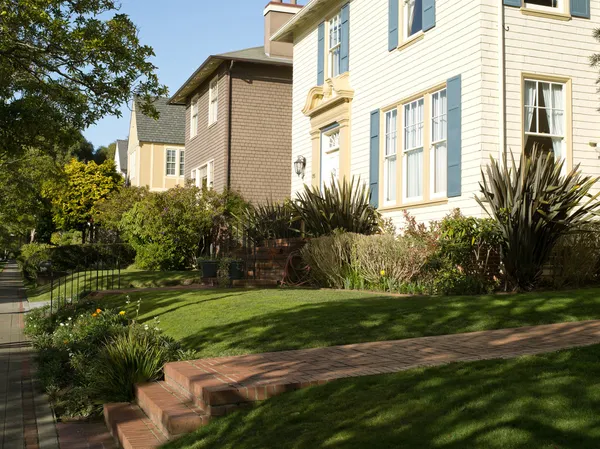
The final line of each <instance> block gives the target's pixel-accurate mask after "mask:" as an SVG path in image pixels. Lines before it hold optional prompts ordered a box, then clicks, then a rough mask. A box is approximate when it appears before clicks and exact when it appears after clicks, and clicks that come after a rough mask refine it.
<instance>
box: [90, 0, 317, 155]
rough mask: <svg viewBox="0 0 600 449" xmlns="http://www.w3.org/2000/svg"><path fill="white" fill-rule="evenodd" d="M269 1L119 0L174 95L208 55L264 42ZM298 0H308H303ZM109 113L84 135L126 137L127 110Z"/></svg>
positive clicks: (99, 139) (98, 139) (101, 139)
mask: <svg viewBox="0 0 600 449" xmlns="http://www.w3.org/2000/svg"><path fill="white" fill-rule="evenodd" d="M268 2H269V0H121V4H122V9H121V11H122V12H124V13H125V14H128V15H129V16H130V17H131V19H132V20H133V22H134V23H135V24H136V25H137V26H138V28H139V29H140V39H141V41H142V42H143V43H144V44H146V45H150V46H152V47H153V48H154V52H155V53H156V58H155V59H154V60H153V63H154V65H156V66H157V67H158V75H159V79H160V81H161V82H162V83H163V84H166V85H167V86H168V87H169V93H170V94H173V93H175V91H176V90H177V89H178V88H179V87H180V86H181V84H183V82H184V81H185V80H187V79H188V78H189V76H190V75H191V74H192V73H193V72H194V71H195V70H196V69H197V68H198V67H199V66H200V64H202V62H203V61H204V60H205V59H206V58H207V57H208V56H210V55H212V54H217V53H224V52H228V51H233V50H240V49H242V48H248V47H256V46H259V45H262V44H263V27H264V22H263V20H264V19H263V15H262V14H263V10H264V7H265V6H266V5H267V3H268ZM299 4H306V1H300V2H299ZM122 112H123V116H122V117H121V118H117V117H106V118H104V119H103V120H101V121H100V122H98V124H97V125H95V126H92V127H90V128H88V129H87V130H86V131H85V132H84V134H85V137H86V138H87V139H88V140H89V141H91V142H92V143H93V144H94V146H95V147H98V146H101V145H108V144H109V143H111V142H114V141H115V140H116V139H125V138H126V137H127V134H128V130H129V113H130V112H129V109H128V107H127V106H126V105H123V108H122Z"/></svg>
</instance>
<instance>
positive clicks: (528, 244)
mask: <svg viewBox="0 0 600 449" xmlns="http://www.w3.org/2000/svg"><path fill="white" fill-rule="evenodd" d="M562 170H563V162H562V161H555V160H554V157H553V155H552V154H551V153H547V154H545V153H543V152H542V151H540V149H539V148H534V149H533V151H532V154H531V155H528V154H527V152H525V151H524V152H523V154H522V155H521V160H520V164H519V165H518V166H517V163H516V162H515V160H514V157H513V158H512V164H509V163H505V164H501V163H500V162H499V161H496V160H494V159H492V160H491V163H490V165H489V166H488V168H487V173H483V170H482V179H483V181H482V183H481V185H480V187H481V194H482V197H481V198H479V197H478V198H477V201H478V202H479V204H480V205H481V207H482V208H483V209H484V210H486V211H487V213H488V214H489V215H490V216H491V217H492V218H493V219H494V220H495V222H496V224H497V226H498V229H499V231H500V232H501V234H502V246H501V258H502V264H503V267H504V270H505V272H506V276H507V278H508V280H509V282H510V283H511V285H512V287H513V288H514V289H515V290H530V289H532V288H534V287H535V286H536V285H537V284H538V282H539V280H540V278H541V276H542V272H543V267H544V265H545V264H546V263H547V262H548V259H549V257H550V254H551V253H552V250H553V249H554V246H555V245H556V243H557V242H558V240H560V238H561V237H562V236H564V235H566V234H568V233H569V231H572V230H575V229H578V228H581V227H582V226H585V225H587V224H588V223H589V222H590V221H591V220H592V218H593V216H594V214H595V213H596V212H597V211H598V209H599V207H600V202H598V194H596V195H590V190H591V189H592V187H593V186H594V185H595V184H596V181H597V179H598V178H592V177H590V176H582V175H581V173H580V172H579V167H578V166H577V167H575V168H574V169H573V170H572V171H571V172H570V173H568V174H567V175H564V176H563V175H562Z"/></svg>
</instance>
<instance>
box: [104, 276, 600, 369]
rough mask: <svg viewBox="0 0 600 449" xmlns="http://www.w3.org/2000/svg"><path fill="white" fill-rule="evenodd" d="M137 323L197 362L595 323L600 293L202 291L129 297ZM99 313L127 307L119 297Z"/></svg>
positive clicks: (599, 315)
mask: <svg viewBox="0 0 600 449" xmlns="http://www.w3.org/2000/svg"><path fill="white" fill-rule="evenodd" d="M131 299H132V303H131V304H130V305H129V308H128V310H129V311H130V316H132V315H133V310H134V309H135V307H136V304H135V301H137V300H138V299H142V304H141V309H140V319H141V321H148V320H151V319H153V318H154V317H155V316H158V317H160V320H161V324H160V327H161V328H162V329H163V330H164V331H165V332H166V333H167V334H168V335H170V336H172V337H174V338H175V339H177V340H180V341H181V342H182V343H183V345H184V346H185V347H186V348H190V349H195V350H197V351H198V356H199V357H212V356H222V355H237V354H248V353H258V352H267V351H279V350H285V349H299V348H312V347H323V346H332V345H338V344H349V343H358V342H368V341H382V340H396V339H403V338H412V337H421V336H428V335H445V334H453V333H460V332H472V331H479V330H485V329H501V328H510V327H519V326H526V325H537V324H548V323H556V322H567V321H582V320H590V319H600V289H599V288H592V289H581V290H574V291H562V292H549V293H540V292H536V293H528V294H522V295H499V296H478V297H439V298H425V297H412V298H402V297H390V296H385V295H377V294H369V293H359V292H351V291H346V292H341V291H330V290H292V289H275V290H218V289H211V290H202V291H163V292H156V291H154V292H144V293H140V294H133V295H131ZM100 301H101V302H100V304H99V305H100V306H101V307H102V306H104V307H111V308H118V309H119V310H121V309H122V308H125V307H126V306H125V298H124V296H115V297H112V296H111V297H106V298H103V299H101V300H100Z"/></svg>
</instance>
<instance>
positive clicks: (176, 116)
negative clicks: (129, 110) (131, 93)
mask: <svg viewBox="0 0 600 449" xmlns="http://www.w3.org/2000/svg"><path fill="white" fill-rule="evenodd" d="M168 101H169V99H168V98H157V99H156V101H155V102H154V106H155V107H156V109H157V110H158V112H159V113H160V118H159V119H158V120H154V119H153V118H151V117H147V116H145V115H144V114H142V112H141V111H140V108H135V119H136V123H137V134H138V140H139V141H140V142H152V143H170V144H173V145H185V106H180V105H174V104H168Z"/></svg>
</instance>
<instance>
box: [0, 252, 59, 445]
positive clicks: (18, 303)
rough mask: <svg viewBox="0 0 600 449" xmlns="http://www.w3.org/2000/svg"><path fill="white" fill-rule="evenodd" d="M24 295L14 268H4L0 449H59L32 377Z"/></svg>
mask: <svg viewBox="0 0 600 449" xmlns="http://www.w3.org/2000/svg"><path fill="white" fill-rule="evenodd" d="M24 293H25V292H24V288H23V282H22V280H21V275H20V273H19V270H18V268H17V266H16V264H15V263H9V264H7V265H6V266H5V268H4V271H3V272H2V273H0V449H38V448H40V449H58V447H59V445H58V438H57V434H56V426H55V422H54V417H53V415H52V411H51V410H50V407H49V405H48V401H47V400H46V398H45V397H44V395H42V394H41V393H40V392H39V388H37V387H36V386H35V382H34V380H33V376H32V353H31V347H30V345H29V343H28V342H27V340H26V338H25V336H24V334H23V325H24V319H25V312H26V311H27V300H26V299H25V294H24Z"/></svg>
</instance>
